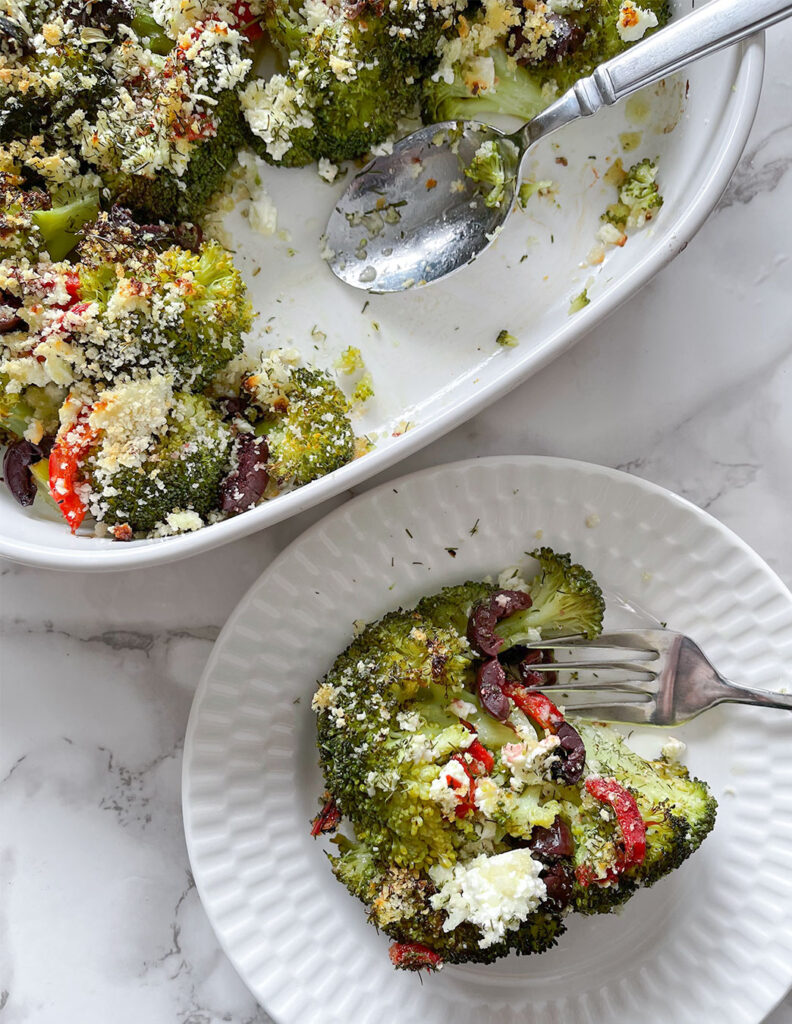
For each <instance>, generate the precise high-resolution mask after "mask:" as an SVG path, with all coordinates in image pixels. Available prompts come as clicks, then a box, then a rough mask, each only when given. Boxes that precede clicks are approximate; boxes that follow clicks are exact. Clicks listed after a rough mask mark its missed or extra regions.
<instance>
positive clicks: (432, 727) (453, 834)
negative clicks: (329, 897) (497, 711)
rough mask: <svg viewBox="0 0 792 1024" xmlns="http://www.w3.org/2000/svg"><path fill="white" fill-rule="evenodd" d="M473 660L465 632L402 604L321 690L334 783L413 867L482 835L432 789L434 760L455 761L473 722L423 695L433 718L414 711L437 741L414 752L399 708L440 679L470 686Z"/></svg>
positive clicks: (385, 850)
mask: <svg viewBox="0 0 792 1024" xmlns="http://www.w3.org/2000/svg"><path fill="white" fill-rule="evenodd" d="M470 664H471V654H470V651H469V645H468V644H467V641H466V640H465V639H464V637H460V636H459V635H458V634H457V633H456V632H454V631H451V630H445V629H442V628H436V627H434V626H432V625H431V624H430V623H428V622H427V621H425V620H423V619H422V618H421V617H420V616H419V615H417V614H416V613H414V612H395V613H393V614H391V615H388V616H386V617H385V618H384V619H382V620H380V621H379V622H378V623H375V624H373V625H371V626H369V627H367V628H366V630H364V632H363V633H362V634H361V635H360V636H358V637H357V638H356V639H355V640H353V642H352V643H351V645H350V646H349V648H347V650H346V652H345V653H344V654H343V655H342V656H341V657H340V658H339V659H338V660H337V661H336V663H335V665H334V666H333V668H332V670H331V671H330V673H329V674H328V675H327V677H326V679H325V680H324V682H323V684H322V685H321V686H320V688H319V690H318V692H317V694H316V696H315V698H314V706H315V707H316V708H317V710H319V711H321V712H322V713H320V717H319V752H320V757H321V761H322V766H323V769H324V772H325V778H326V780H327V785H328V789H329V791H330V792H331V793H332V794H333V796H334V797H335V799H336V801H337V803H338V805H339V807H340V808H341V809H342V811H343V812H344V813H345V814H347V815H348V816H349V817H350V819H351V820H352V821H353V823H354V825H355V828H356V830H357V834H358V837H359V838H360V839H361V840H362V841H364V842H366V843H368V845H369V846H370V847H372V848H374V847H376V848H377V849H378V851H379V855H380V856H381V857H382V856H387V857H389V858H390V859H391V860H392V861H393V863H394V864H396V865H397V866H399V867H405V868H409V869H414V868H418V867H420V866H421V865H422V864H424V863H425V862H427V860H429V861H430V862H435V861H437V860H441V861H443V862H446V863H450V862H452V861H453V859H454V857H455V850H456V849H457V847H459V846H460V845H462V844H463V843H464V842H465V841H466V840H467V839H470V838H471V836H472V835H473V833H472V831H471V825H470V823H469V822H465V821H464V820H462V819H459V822H458V827H457V828H456V829H449V828H448V827H447V825H446V824H445V823H444V822H443V819H442V815H441V813H440V810H439V808H438V805H437V804H436V802H435V801H433V800H432V799H431V797H430V787H431V784H432V782H434V780H435V779H436V778H437V776H438V774H439V772H440V768H439V765H438V764H437V763H435V760H438V761H440V762H443V761H446V760H448V758H449V757H450V756H451V755H452V754H453V753H454V752H455V751H456V750H459V749H462V748H463V747H464V746H465V743H466V730H465V729H464V727H463V726H461V725H460V724H459V720H458V719H457V718H455V717H454V716H453V715H448V714H443V713H442V712H441V709H440V708H438V709H437V710H438V712H440V713H439V714H437V715H436V716H435V715H432V710H431V704H432V701H431V700H429V701H428V702H427V703H426V706H424V704H423V703H422V704H421V708H422V710H423V711H425V712H426V713H427V714H428V715H431V716H432V720H431V721H430V720H429V719H428V718H424V716H423V715H422V714H421V712H420V711H415V712H414V714H415V715H416V716H419V715H420V721H421V723H422V729H425V731H426V735H427V736H430V737H431V744H430V747H426V749H423V748H422V749H423V753H421V752H417V753H416V757H415V759H413V757H412V756H411V755H410V754H409V752H408V750H407V747H406V745H407V743H408V737H406V735H405V734H404V733H402V730H401V728H400V726H399V724H398V722H397V718H396V716H397V714H398V713H399V710H400V709H401V707H402V704H404V703H405V702H407V701H413V700H415V699H416V698H421V697H430V696H431V695H432V694H433V693H435V692H436V691H434V690H433V688H437V689H438V690H440V691H441V692H443V693H448V694H453V693H459V694H461V693H463V692H465V690H464V684H465V683H466V682H468V683H469V682H471V681H472V680H471V679H470V678H469V676H470V673H469V668H470ZM348 683H354V687H353V686H350V685H348ZM449 699H451V698H450V697H449ZM372 719H374V720H376V722H377V723H379V724H377V725H376V726H374V722H373V721H372ZM416 720H417V718H416ZM373 726H374V728H373ZM418 819H420V821H421V822H422V824H421V826H420V828H417V827H416V821H417V820H418Z"/></svg>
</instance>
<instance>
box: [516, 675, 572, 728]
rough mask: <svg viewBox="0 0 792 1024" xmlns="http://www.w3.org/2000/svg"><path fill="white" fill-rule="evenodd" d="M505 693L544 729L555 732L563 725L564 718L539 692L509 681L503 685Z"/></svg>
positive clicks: (547, 698)
mask: <svg viewBox="0 0 792 1024" xmlns="http://www.w3.org/2000/svg"><path fill="white" fill-rule="evenodd" d="M503 692H504V693H505V694H506V696H507V697H511V699H512V700H513V701H514V703H515V704H516V705H517V707H518V708H519V709H520V711H523V712H525V714H526V715H528V717H529V718H530V719H532V720H533V721H534V722H536V724H537V725H539V726H541V727H542V729H547V730H548V731H549V732H555V731H556V729H557V728H558V727H559V725H563V723H564V716H563V715H562V714H561V712H560V711H559V710H558V708H557V707H556V706H555V704H554V703H553V702H552V701H551V700H550V698H549V697H545V695H544V694H543V693H540V691H539V690H529V689H528V687H527V686H523V685H522V683H515V682H513V681H512V680H510V679H507V680H506V682H505V683H504V684H503Z"/></svg>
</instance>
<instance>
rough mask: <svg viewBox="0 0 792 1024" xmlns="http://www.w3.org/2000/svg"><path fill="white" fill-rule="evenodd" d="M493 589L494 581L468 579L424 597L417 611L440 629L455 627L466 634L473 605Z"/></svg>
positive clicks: (454, 628) (460, 632)
mask: <svg viewBox="0 0 792 1024" xmlns="http://www.w3.org/2000/svg"><path fill="white" fill-rule="evenodd" d="M493 590H495V585H494V584H492V583H480V582H478V581H476V580H468V582H467V583H460V584H458V585H457V586H455V587H443V589H442V590H441V591H440V592H439V593H437V594H432V595H431V596H430V597H424V598H422V600H421V601H420V602H419V603H418V606H417V608H416V611H417V612H418V614H419V615H420V616H421V617H422V618H424V619H428V620H429V621H430V622H431V623H432V625H434V626H437V627H438V628H440V629H453V630H454V631H455V632H457V633H458V634H459V635H460V636H464V635H465V633H466V632H467V624H468V619H469V617H470V613H471V611H472V610H473V606H474V605H477V604H478V603H479V601H483V600H484V599H485V598H487V597H489V595H490V594H491V593H492V592H493Z"/></svg>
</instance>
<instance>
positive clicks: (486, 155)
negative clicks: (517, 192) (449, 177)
mask: <svg viewBox="0 0 792 1024" xmlns="http://www.w3.org/2000/svg"><path fill="white" fill-rule="evenodd" d="M516 157H517V152H516V150H515V148H514V146H513V144H512V143H511V142H509V140H508V139H503V140H495V139H489V140H488V141H487V142H483V143H482V144H481V145H480V146H479V148H478V149H477V150H476V152H475V154H474V155H473V159H472V160H471V162H470V165H469V166H468V167H466V168H465V175H466V176H467V177H468V178H470V179H471V180H472V181H475V182H477V183H478V184H479V185H481V186H482V189H483V192H484V205H485V206H500V205H501V203H502V202H503V201H504V199H505V198H506V196H507V189H508V187H509V185H511V184H512V182H513V181H514V179H515V176H516V173H517V159H516Z"/></svg>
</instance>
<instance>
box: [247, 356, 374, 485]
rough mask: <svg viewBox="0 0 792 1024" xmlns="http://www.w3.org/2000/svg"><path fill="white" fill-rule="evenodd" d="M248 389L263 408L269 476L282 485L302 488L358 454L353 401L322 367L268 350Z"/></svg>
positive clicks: (260, 429) (259, 426) (261, 431)
mask: <svg viewBox="0 0 792 1024" xmlns="http://www.w3.org/2000/svg"><path fill="white" fill-rule="evenodd" d="M244 388H245V389H246V391H247V392H248V393H249V394H250V395H251V396H252V397H253V400H254V403H255V404H256V406H257V408H258V409H259V410H260V413H261V418H260V419H258V421H257V422H256V425H255V429H256V433H257V434H258V435H259V436H263V437H265V438H266V440H267V444H268V446H269V456H270V475H271V476H272V477H273V478H274V479H275V480H276V481H278V482H279V483H280V484H281V485H289V484H295V485H297V486H302V485H303V484H307V483H310V482H311V480H316V479H318V478H319V477H320V476H325V475H326V474H327V473H331V472H332V471H333V470H334V469H338V468H339V467H340V466H343V465H345V464H346V463H347V462H350V461H351V460H352V459H353V458H354V455H355V434H354V431H353V429H352V424H351V422H350V419H349V403H348V402H347V400H346V398H345V396H344V394H343V392H342V391H341V389H340V388H339V387H338V385H337V384H336V383H335V381H334V380H333V379H332V377H330V375H329V374H327V373H325V372H324V371H323V370H313V369H308V368H306V367H291V366H284V365H283V364H282V363H280V361H279V357H278V354H277V353H269V354H268V355H266V356H264V357H263V359H262V364H261V368H260V370H259V371H258V372H257V373H254V374H251V375H250V376H248V377H247V378H246V380H245V382H244Z"/></svg>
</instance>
